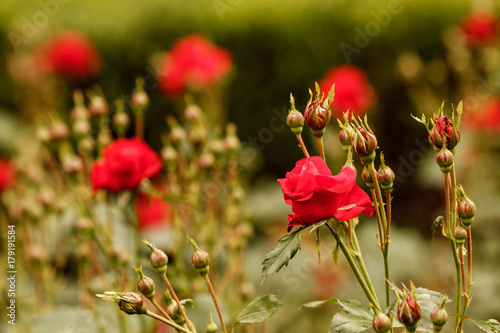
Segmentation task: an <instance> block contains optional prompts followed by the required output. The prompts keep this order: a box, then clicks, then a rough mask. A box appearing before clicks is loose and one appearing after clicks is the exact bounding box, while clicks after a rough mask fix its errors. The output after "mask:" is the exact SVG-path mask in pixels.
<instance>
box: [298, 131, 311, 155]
mask: <svg viewBox="0 0 500 333" xmlns="http://www.w3.org/2000/svg"><path fill="white" fill-rule="evenodd" d="M297 141H298V142H299V145H300V149H302V153H303V154H304V156H305V157H306V158H307V157H309V152H308V151H307V148H306V145H305V144H304V140H302V136H301V135H300V134H297Z"/></svg>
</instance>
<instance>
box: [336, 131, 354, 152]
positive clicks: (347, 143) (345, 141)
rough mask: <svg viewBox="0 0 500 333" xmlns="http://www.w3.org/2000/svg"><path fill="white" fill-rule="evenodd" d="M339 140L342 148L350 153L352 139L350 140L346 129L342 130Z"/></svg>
mask: <svg viewBox="0 0 500 333" xmlns="http://www.w3.org/2000/svg"><path fill="white" fill-rule="evenodd" d="M339 140H340V143H341V144H342V148H343V149H344V151H345V152H348V151H349V148H350V147H351V139H350V138H349V133H347V131H346V130H345V129H341V130H340V132H339Z"/></svg>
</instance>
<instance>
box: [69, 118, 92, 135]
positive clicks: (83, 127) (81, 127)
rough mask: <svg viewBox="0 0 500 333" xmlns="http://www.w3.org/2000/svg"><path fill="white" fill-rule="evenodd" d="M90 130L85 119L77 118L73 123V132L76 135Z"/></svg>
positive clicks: (87, 132) (85, 133)
mask: <svg viewBox="0 0 500 333" xmlns="http://www.w3.org/2000/svg"><path fill="white" fill-rule="evenodd" d="M90 130H91V128H90V124H89V122H88V120H87V119H77V120H75V122H74V123H73V133H74V134H75V135H76V136H78V137H83V136H85V135H87V134H89V133H90Z"/></svg>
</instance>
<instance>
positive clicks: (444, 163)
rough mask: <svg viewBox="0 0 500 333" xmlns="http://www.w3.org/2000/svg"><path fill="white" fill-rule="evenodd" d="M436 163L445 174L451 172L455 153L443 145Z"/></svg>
mask: <svg viewBox="0 0 500 333" xmlns="http://www.w3.org/2000/svg"><path fill="white" fill-rule="evenodd" d="M436 163H437V165H439V168H440V169H441V171H442V172H443V173H444V174H447V173H448V172H450V170H451V167H452V166H453V154H452V153H451V151H449V150H448V148H446V147H444V146H443V147H442V148H441V150H439V151H438V153H437V154H436Z"/></svg>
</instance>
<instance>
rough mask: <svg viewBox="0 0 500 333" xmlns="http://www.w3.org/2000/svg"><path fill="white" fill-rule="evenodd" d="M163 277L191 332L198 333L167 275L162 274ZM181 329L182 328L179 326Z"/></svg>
mask: <svg viewBox="0 0 500 333" xmlns="http://www.w3.org/2000/svg"><path fill="white" fill-rule="evenodd" d="M161 277H162V278H163V281H164V282H165V284H166V285H167V288H168V291H170V294H171V295H172V298H173V299H174V301H175V303H176V304H177V307H178V308H179V311H180V312H181V314H182V316H183V317H184V319H185V320H186V323H187V325H188V327H189V329H190V330H191V332H195V333H196V329H195V328H194V326H193V324H192V323H191V321H190V320H189V319H188V316H187V314H186V311H185V310H184V307H183V306H182V305H181V301H180V300H179V297H178V296H177V294H176V292H175V290H174V288H173V287H172V285H171V284H170V281H169V280H168V277H167V274H162V275H161ZM179 327H180V326H179Z"/></svg>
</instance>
